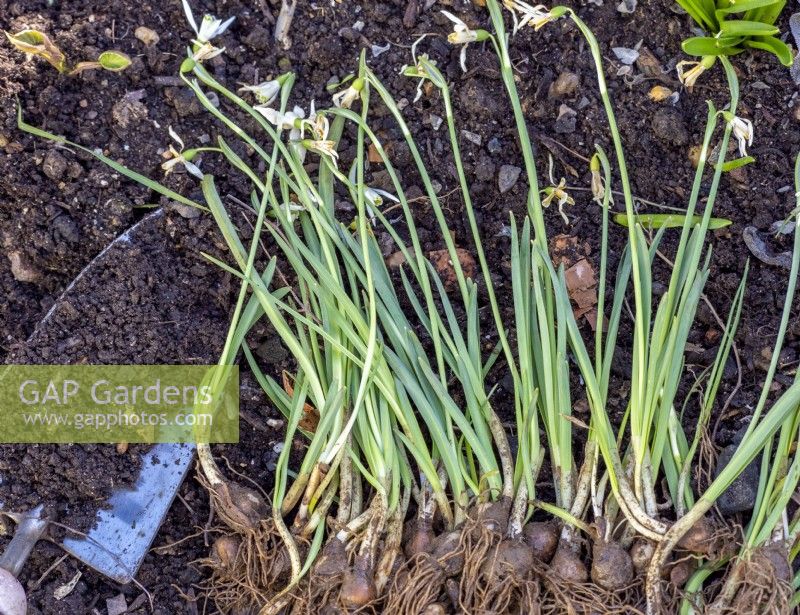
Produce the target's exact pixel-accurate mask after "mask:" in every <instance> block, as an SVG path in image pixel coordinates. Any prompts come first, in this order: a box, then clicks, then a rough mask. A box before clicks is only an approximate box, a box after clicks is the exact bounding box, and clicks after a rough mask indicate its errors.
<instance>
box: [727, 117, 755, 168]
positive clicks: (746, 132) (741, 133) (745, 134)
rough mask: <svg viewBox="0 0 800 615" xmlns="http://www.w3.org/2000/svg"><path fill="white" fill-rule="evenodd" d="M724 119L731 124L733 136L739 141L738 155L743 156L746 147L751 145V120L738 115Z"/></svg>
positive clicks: (745, 154)
mask: <svg viewBox="0 0 800 615" xmlns="http://www.w3.org/2000/svg"><path fill="white" fill-rule="evenodd" d="M726 119H728V121H730V122H731V123H732V124H733V136H734V138H735V139H736V140H737V141H738V142H739V155H740V156H742V157H743V158H744V157H746V156H747V148H748V147H750V146H751V145H753V122H751V121H750V120H748V119H745V118H742V117H739V116H738V115H737V116H733V117H732V118H731V117H728V118H726Z"/></svg>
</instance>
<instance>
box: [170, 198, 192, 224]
mask: <svg viewBox="0 0 800 615" xmlns="http://www.w3.org/2000/svg"><path fill="white" fill-rule="evenodd" d="M169 206H170V209H172V210H173V211H174V212H175V213H177V214H178V215H179V216H180V217H181V218H186V219H187V220H192V219H194V218H199V217H200V210H199V209H197V207H192V206H191V205H186V204H184V203H178V202H177V201H170V203H169Z"/></svg>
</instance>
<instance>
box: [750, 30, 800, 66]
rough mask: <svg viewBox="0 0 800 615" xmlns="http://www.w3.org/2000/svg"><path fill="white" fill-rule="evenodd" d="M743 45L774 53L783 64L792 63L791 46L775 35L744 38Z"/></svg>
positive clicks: (789, 64) (788, 64)
mask: <svg viewBox="0 0 800 615" xmlns="http://www.w3.org/2000/svg"><path fill="white" fill-rule="evenodd" d="M743 45H744V46H745V47H750V48H751V49H761V50H762V51H768V52H770V53H772V54H774V55H775V57H776V58H778V60H779V61H780V63H781V64H783V65H784V66H791V65H792V61H793V59H794V58H793V57H792V49H791V47H789V45H787V44H786V43H784V42H783V41H782V40H780V39H779V38H777V37H775V36H759V37H757V38H752V39H749V40H746V41H745V42H744V43H743Z"/></svg>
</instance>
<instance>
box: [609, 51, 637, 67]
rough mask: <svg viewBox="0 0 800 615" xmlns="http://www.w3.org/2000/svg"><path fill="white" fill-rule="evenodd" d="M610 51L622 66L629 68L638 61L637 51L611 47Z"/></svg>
mask: <svg viewBox="0 0 800 615" xmlns="http://www.w3.org/2000/svg"><path fill="white" fill-rule="evenodd" d="M611 51H612V52H613V53H614V55H615V56H617V59H618V60H619V61H620V62H622V63H623V64H625V65H627V66H630V65H631V64H633V63H634V62H636V60H638V59H639V50H638V49H631V48H630V47H612V48H611Z"/></svg>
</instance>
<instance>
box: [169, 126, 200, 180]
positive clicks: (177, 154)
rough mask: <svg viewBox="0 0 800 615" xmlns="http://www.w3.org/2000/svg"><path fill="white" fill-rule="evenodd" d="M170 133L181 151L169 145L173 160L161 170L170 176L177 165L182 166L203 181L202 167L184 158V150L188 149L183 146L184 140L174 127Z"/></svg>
mask: <svg viewBox="0 0 800 615" xmlns="http://www.w3.org/2000/svg"><path fill="white" fill-rule="evenodd" d="M168 132H169V136H170V137H172V139H173V140H174V141H175V142H176V143H177V144H178V146H179V147H180V149H177V150H176V149H175V147H174V146H173V145H172V143H170V144H169V153H170V154H171V158H170V159H169V160H167V161H166V162H164V163H163V164H162V165H161V168H162V169H163V170H164V175H169V174H170V173H172V171H173V170H174V169H175V167H176V166H177V165H179V164H182V165H183V166H184V167H185V168H186V170H187V171H188V172H189V173H191V174H192V175H194V176H195V177H197V178H198V179H203V172H202V171H201V170H200V167H198V166H197V165H196V164H194V163H193V162H191V161H190V160H187V159H186V158H185V157H184V155H183V150H184V149H186V146H185V145H184V144H183V139H181V138H180V136H178V133H176V132H175V131H174V130H173V129H172V126H170V127H169V129H168Z"/></svg>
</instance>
